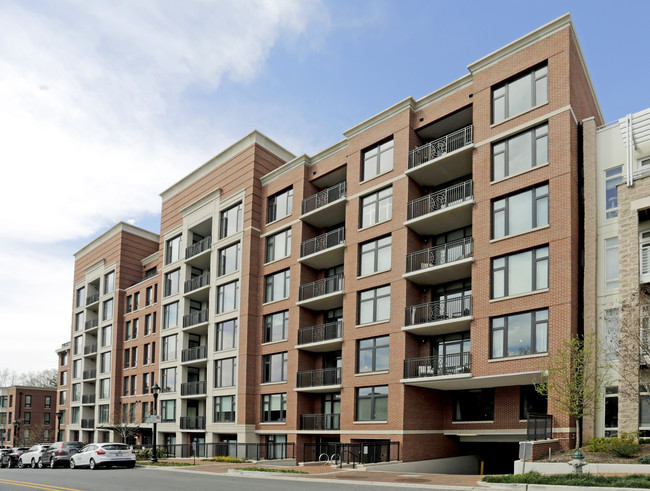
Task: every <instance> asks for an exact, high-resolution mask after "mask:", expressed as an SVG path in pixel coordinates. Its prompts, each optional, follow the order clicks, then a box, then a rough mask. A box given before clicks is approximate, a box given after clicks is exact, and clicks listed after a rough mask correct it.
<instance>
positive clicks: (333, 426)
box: [300, 413, 341, 431]
mask: <svg viewBox="0 0 650 491" xmlns="http://www.w3.org/2000/svg"><path fill="white" fill-rule="evenodd" d="M300 429H301V430H305V431H330V430H340V429H341V415H340V414H333V413H332V414H302V415H300Z"/></svg>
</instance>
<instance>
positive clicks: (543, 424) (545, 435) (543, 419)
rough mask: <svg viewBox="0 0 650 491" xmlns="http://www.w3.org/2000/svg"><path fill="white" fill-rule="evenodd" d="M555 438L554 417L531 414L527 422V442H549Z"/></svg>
mask: <svg viewBox="0 0 650 491" xmlns="http://www.w3.org/2000/svg"><path fill="white" fill-rule="evenodd" d="M551 438H553V416H552V415H550V414H537V413H530V414H529V415H528V419H527V420H526V440H528V441H534V440H549V439H551Z"/></svg>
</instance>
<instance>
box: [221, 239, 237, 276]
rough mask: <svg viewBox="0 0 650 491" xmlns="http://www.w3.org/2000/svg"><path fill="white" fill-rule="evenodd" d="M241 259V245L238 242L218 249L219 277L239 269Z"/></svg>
mask: <svg viewBox="0 0 650 491" xmlns="http://www.w3.org/2000/svg"><path fill="white" fill-rule="evenodd" d="M240 257H241V244H240V243H239V242H237V243H235V244H233V245H231V246H228V247H224V248H223V249H219V276H223V275H225V274H228V273H232V272H233V271H237V270H238V269H239V262H240V259H239V258H240Z"/></svg>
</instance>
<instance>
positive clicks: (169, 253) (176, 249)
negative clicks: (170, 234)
mask: <svg viewBox="0 0 650 491" xmlns="http://www.w3.org/2000/svg"><path fill="white" fill-rule="evenodd" d="M166 246H167V247H166V252H165V264H170V263H173V262H174V261H178V260H179V259H180V258H181V236H180V235H179V236H177V237H174V238H173V239H169V240H168V241H167V244H166Z"/></svg>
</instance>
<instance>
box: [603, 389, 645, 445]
mask: <svg viewBox="0 0 650 491" xmlns="http://www.w3.org/2000/svg"><path fill="white" fill-rule="evenodd" d="M639 399H640V400H639V405H643V399H642V398H641V397H640V398H639ZM639 416H641V415H639ZM639 420H640V421H642V417H640V418H639ZM617 433H618V387H605V436H614V435H616V434H617Z"/></svg>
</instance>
